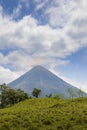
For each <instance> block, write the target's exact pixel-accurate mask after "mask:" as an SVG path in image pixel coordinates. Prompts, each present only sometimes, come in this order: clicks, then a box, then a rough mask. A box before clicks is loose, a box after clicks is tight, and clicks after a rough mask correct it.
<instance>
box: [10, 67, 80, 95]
mask: <svg viewBox="0 0 87 130" xmlns="http://www.w3.org/2000/svg"><path fill="white" fill-rule="evenodd" d="M8 86H10V87H13V88H20V89H22V90H24V91H25V92H27V93H28V94H29V95H31V94H32V91H33V89H34V88H39V89H41V92H42V93H41V97H44V96H45V95H47V94H50V93H52V95H55V94H57V93H59V94H61V95H63V97H69V96H70V95H69V92H68V89H69V88H71V89H72V90H73V91H74V92H77V91H78V90H79V89H77V88H76V87H74V86H72V85H70V84H69V83H67V82H65V81H64V80H62V79H61V78H59V77H57V76H56V75H54V74H53V73H52V72H50V71H49V70H47V69H45V68H44V67H42V66H39V65H38V66H35V67H34V68H32V69H31V70H30V71H28V72H27V73H25V74H24V75H22V76H21V77H19V78H18V79H16V80H15V81H13V82H11V83H9V84H8Z"/></svg>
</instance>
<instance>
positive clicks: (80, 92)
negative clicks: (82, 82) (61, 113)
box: [77, 88, 84, 98]
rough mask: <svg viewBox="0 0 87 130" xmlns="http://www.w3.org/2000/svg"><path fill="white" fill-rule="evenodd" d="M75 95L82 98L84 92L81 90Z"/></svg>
mask: <svg viewBox="0 0 87 130" xmlns="http://www.w3.org/2000/svg"><path fill="white" fill-rule="evenodd" d="M77 94H78V95H79V98H80V97H83V96H84V92H83V91H82V90H81V88H80V89H79V90H78V91H77Z"/></svg>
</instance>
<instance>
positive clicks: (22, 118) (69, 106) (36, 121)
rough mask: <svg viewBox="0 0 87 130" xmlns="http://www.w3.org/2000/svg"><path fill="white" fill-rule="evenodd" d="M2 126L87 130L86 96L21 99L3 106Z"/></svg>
mask: <svg viewBox="0 0 87 130" xmlns="http://www.w3.org/2000/svg"><path fill="white" fill-rule="evenodd" d="M0 130H87V98H83V99H74V101H71V100H63V101H61V100H60V101H58V100H56V99H52V98H42V99H39V98H38V99H29V100H26V101H23V102H20V103H18V104H16V105H15V106H12V107H10V108H5V109H1V110H0Z"/></svg>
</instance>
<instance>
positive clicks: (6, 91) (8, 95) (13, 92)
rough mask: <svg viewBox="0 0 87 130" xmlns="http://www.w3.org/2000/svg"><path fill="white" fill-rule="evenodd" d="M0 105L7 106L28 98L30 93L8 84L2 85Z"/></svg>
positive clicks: (0, 87) (0, 88)
mask: <svg viewBox="0 0 87 130" xmlns="http://www.w3.org/2000/svg"><path fill="white" fill-rule="evenodd" d="M0 91H1V93H0V107H1V108H5V107H8V106H11V105H14V104H16V103H18V102H20V101H23V100H25V99H28V94H27V93H25V92H24V91H23V90H21V89H12V88H10V87H8V86H7V85H6V84H2V85H0Z"/></svg>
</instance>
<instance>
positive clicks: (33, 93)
mask: <svg viewBox="0 0 87 130" xmlns="http://www.w3.org/2000/svg"><path fill="white" fill-rule="evenodd" d="M40 93H41V90H40V89H38V88H34V90H33V92H32V95H33V96H34V97H36V98H38V96H39V95H40Z"/></svg>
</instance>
